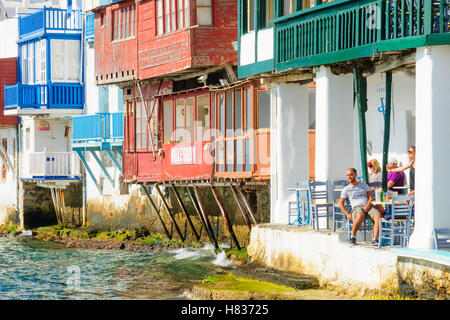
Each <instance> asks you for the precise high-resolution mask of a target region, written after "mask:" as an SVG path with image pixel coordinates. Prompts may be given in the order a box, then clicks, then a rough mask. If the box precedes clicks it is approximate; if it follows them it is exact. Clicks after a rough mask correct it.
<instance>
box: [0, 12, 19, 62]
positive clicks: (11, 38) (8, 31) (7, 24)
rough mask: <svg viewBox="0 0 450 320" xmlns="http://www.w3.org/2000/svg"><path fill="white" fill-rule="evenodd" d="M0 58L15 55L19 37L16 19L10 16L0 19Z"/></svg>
mask: <svg viewBox="0 0 450 320" xmlns="http://www.w3.org/2000/svg"><path fill="white" fill-rule="evenodd" d="M0 35H1V39H2V41H1V45H0V59H3V58H13V57H17V43H16V41H17V40H18V39H19V29H18V20H17V19H16V18H10V19H7V20H3V21H0Z"/></svg>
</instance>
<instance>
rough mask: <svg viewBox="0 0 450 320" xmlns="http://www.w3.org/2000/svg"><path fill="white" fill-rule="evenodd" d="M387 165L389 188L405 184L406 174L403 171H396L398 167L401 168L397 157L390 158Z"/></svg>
mask: <svg viewBox="0 0 450 320" xmlns="http://www.w3.org/2000/svg"><path fill="white" fill-rule="evenodd" d="M387 167H388V170H387V172H388V178H387V180H388V183H387V188H388V190H394V189H393V188H394V187H401V186H403V181H404V180H405V174H404V173H403V172H402V171H394V170H396V169H399V167H398V161H397V160H396V159H395V158H391V159H389V162H388V165H387ZM394 191H395V190H394Z"/></svg>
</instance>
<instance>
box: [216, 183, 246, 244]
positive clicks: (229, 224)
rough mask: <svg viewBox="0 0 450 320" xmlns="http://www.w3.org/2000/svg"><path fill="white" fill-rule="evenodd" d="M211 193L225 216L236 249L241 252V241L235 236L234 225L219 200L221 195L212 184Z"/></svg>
mask: <svg viewBox="0 0 450 320" xmlns="http://www.w3.org/2000/svg"><path fill="white" fill-rule="evenodd" d="M211 191H212V194H213V196H214V198H215V199H216V202H217V205H218V206H219V209H220V212H221V213H222V216H223V218H224V220H225V223H226V225H227V228H228V232H230V235H231V238H232V239H233V241H234V244H235V245H236V248H237V249H238V250H241V246H240V245H239V241H238V240H237V237H236V235H235V234H234V231H233V226H232V224H231V222H230V219H229V218H228V215H227V213H226V212H225V208H224V207H223V203H222V201H221V200H220V199H219V195H218V194H217V192H216V189H215V188H214V186H213V185H212V184H211Z"/></svg>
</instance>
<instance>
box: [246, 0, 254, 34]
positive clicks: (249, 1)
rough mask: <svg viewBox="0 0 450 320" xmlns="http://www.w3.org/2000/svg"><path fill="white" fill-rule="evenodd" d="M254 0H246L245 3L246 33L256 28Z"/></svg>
mask: <svg viewBox="0 0 450 320" xmlns="http://www.w3.org/2000/svg"><path fill="white" fill-rule="evenodd" d="M254 3H255V2H254V0H246V1H245V3H244V5H245V7H244V10H245V13H244V33H247V32H250V31H253V30H255V7H254Z"/></svg>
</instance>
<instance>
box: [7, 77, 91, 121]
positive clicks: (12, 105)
mask: <svg viewBox="0 0 450 320" xmlns="http://www.w3.org/2000/svg"><path fill="white" fill-rule="evenodd" d="M83 106H84V86H83V85H81V84H78V83H50V84H36V85H27V84H20V83H18V84H16V85H13V86H7V85H6V86H5V113H7V114H10V115H12V114H15V115H26V114H39V113H40V112H41V111H43V110H44V109H45V110H46V113H48V112H47V111H48V110H51V109H54V110H60V111H64V110H66V111H67V110H69V109H75V110H82V109H83Z"/></svg>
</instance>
